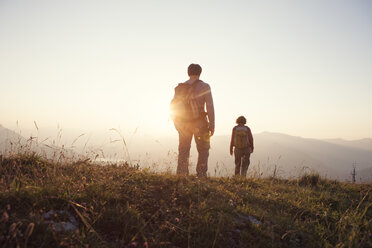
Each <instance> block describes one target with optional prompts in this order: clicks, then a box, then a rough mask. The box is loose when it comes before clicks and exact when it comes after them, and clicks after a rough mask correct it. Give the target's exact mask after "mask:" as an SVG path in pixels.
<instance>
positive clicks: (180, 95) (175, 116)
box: [170, 80, 200, 129]
mask: <svg viewBox="0 0 372 248" xmlns="http://www.w3.org/2000/svg"><path fill="white" fill-rule="evenodd" d="M198 82H199V80H196V81H195V82H193V83H192V84H188V83H180V84H178V86H177V87H176V88H175V90H174V97H173V99H172V101H171V104H170V108H171V117H172V120H173V122H174V125H175V127H176V129H179V128H181V127H182V126H183V125H184V124H185V123H188V122H192V121H194V120H195V119H197V118H199V115H200V111H199V109H198V106H197V104H196V103H195V101H194V99H193V91H194V88H195V86H196V85H197V83H198Z"/></svg>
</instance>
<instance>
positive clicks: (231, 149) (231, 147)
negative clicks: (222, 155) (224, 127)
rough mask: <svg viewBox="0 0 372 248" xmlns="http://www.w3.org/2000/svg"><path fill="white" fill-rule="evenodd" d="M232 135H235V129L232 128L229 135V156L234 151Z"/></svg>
mask: <svg viewBox="0 0 372 248" xmlns="http://www.w3.org/2000/svg"><path fill="white" fill-rule="evenodd" d="M234 134H235V127H234V128H233V130H232V133H231V141H230V155H233V150H234Z"/></svg>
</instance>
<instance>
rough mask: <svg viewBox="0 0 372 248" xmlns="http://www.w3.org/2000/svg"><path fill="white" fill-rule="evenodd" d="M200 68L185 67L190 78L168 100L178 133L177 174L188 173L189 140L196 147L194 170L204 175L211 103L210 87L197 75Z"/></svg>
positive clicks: (207, 152) (211, 128)
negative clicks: (196, 158) (196, 160)
mask: <svg viewBox="0 0 372 248" xmlns="http://www.w3.org/2000/svg"><path fill="white" fill-rule="evenodd" d="M201 72H202V68H201V67H200V65H198V64H191V65H190V66H189V67H188V75H189V77H190V78H189V80H187V81H186V82H184V83H180V84H179V85H178V86H177V87H176V88H175V94H174V98H173V100H172V102H171V111H172V119H173V121H174V125H175V127H176V129H177V131H178V134H179V145H178V166H177V174H179V175H188V174H189V157H190V148H191V140H192V137H194V139H195V142H196V148H197V150H198V153H199V154H198V162H197V165H196V173H197V175H198V177H205V176H207V170H208V156H209V148H210V137H211V136H212V135H213V134H214V107H213V98H212V93H211V88H210V87H209V85H208V84H207V83H204V82H203V81H201V80H200V79H199V77H200V74H201Z"/></svg>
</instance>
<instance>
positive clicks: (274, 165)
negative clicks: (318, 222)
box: [0, 126, 372, 182]
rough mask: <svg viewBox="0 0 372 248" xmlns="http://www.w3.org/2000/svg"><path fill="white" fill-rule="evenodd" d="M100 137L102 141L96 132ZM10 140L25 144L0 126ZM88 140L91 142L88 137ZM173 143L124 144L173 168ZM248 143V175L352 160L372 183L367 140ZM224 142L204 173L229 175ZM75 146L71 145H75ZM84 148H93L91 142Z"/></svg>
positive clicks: (258, 137) (348, 165) (371, 147)
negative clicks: (252, 145) (250, 145)
mask: <svg viewBox="0 0 372 248" xmlns="http://www.w3.org/2000/svg"><path fill="white" fill-rule="evenodd" d="M97 137H100V136H97ZM100 139H101V140H102V137H101V138H100ZM107 139H108V138H107ZM110 139H111V138H110ZM11 141H12V142H13V143H17V142H18V143H19V142H21V143H23V144H25V143H27V139H26V138H24V137H23V136H22V135H20V134H17V133H15V132H13V131H11V130H9V129H6V128H4V127H2V126H0V152H4V151H5V150H7V149H8V150H9V149H10V144H11V143H10V142H11ZM100 142H101V141H100ZM91 143H94V139H92V141H91ZM177 143H178V140H177V137H174V138H159V139H157V140H153V139H151V138H148V137H131V138H130V141H129V142H128V143H127V145H128V150H129V152H130V157H131V160H132V161H133V163H138V164H140V165H141V166H143V167H156V169H160V170H164V169H165V168H167V169H168V170H171V171H175V168H176V159H177ZM254 143H255V151H254V153H253V154H252V156H251V165H250V167H249V170H248V173H249V174H250V175H252V176H262V177H266V176H273V175H274V174H275V176H279V177H283V178H295V177H298V176H300V175H302V174H304V173H306V172H311V171H316V172H319V173H320V174H321V175H322V176H325V177H327V178H331V179H338V180H341V181H345V180H348V181H350V180H351V172H352V169H353V167H352V166H353V163H355V165H356V172H357V176H356V178H357V182H372V139H362V140H353V141H346V140H342V139H331V140H318V139H307V138H302V137H295V136H290V135H286V134H281V133H270V132H263V133H258V134H254ZM100 144H102V142H101V143H100ZM229 144H230V136H229V135H222V136H214V137H212V139H211V150H210V159H209V170H208V171H209V174H210V175H212V176H214V175H216V176H219V175H220V176H231V175H232V174H233V171H234V162H233V157H231V156H230V154H229ZM192 146H193V148H192V152H191V158H190V161H191V164H192V165H191V168H190V172H191V173H195V163H196V157H197V153H196V149H195V145H194V144H193V145H192ZM80 148H81V147H80ZM80 148H79V147H78V146H77V149H78V150H79V149H80ZM45 149H46V150H47V153H48V154H51V153H52V152H55V150H56V149H60V148H58V147H54V148H53V149H51V148H50V147H46V146H43V147H42V150H44V151H45ZM89 149H90V151H94V149H95V148H94V145H91V146H90V148H89ZM80 150H81V149H80ZM96 151H97V154H100V156H101V157H102V156H104V157H105V158H109V159H110V158H113V159H115V158H116V159H117V158H125V159H128V156H127V154H126V149H124V147H123V143H122V142H120V141H118V142H114V143H112V142H110V141H109V142H106V143H105V145H99V146H96ZM76 152H77V151H76ZM93 153H94V152H93Z"/></svg>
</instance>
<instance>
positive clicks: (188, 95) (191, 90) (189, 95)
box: [187, 79, 200, 99]
mask: <svg viewBox="0 0 372 248" xmlns="http://www.w3.org/2000/svg"><path fill="white" fill-rule="evenodd" d="M199 81H200V80H199V79H196V80H195V81H194V82H192V84H191V87H190V89H189V91H188V92H187V99H190V97H191V95H192V93H193V91H194V89H195V87H196V85H197V83H198V82H199Z"/></svg>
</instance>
